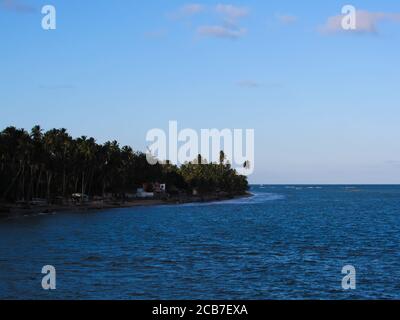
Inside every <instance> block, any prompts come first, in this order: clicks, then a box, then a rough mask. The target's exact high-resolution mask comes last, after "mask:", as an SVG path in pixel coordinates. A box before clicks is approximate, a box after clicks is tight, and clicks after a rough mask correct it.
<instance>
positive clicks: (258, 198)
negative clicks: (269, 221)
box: [180, 192, 285, 207]
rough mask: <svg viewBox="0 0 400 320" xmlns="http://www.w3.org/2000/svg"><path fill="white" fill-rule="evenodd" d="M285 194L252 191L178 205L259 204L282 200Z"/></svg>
mask: <svg viewBox="0 0 400 320" xmlns="http://www.w3.org/2000/svg"><path fill="white" fill-rule="evenodd" d="M284 198H285V196H283V195H281V194H276V193H258V192H257V193H253V194H252V196H250V197H244V198H237V199H231V200H224V201H213V202H206V203H186V204H183V205H180V206H183V207H202V206H215V205H244V204H246V205H249V204H260V203H265V202H268V201H275V200H282V199H284Z"/></svg>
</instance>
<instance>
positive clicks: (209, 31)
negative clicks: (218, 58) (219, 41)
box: [197, 25, 246, 39]
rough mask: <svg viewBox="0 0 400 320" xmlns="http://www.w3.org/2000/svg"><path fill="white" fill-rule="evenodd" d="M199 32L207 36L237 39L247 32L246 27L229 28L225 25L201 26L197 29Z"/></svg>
mask: <svg viewBox="0 0 400 320" xmlns="http://www.w3.org/2000/svg"><path fill="white" fill-rule="evenodd" d="M197 33H198V34H200V35H202V36H207V37H217V38H229V39H237V38H240V37H242V36H244V35H245V34H246V29H244V28H235V29H233V28H228V27H225V26H217V25H216V26H201V27H199V28H198V29H197Z"/></svg>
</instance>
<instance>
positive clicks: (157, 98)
mask: <svg viewBox="0 0 400 320" xmlns="http://www.w3.org/2000/svg"><path fill="white" fill-rule="evenodd" d="M328 2H329V3H328ZM46 4H52V5H54V6H55V7H56V9H57V30H53V31H44V30H42V28H41V19H42V15H41V13H40V9H41V7H42V6H44V5H46ZM346 4H352V5H354V6H355V7H356V8H357V9H358V10H361V12H362V13H363V14H362V15H361V18H360V22H361V23H362V24H360V25H361V26H362V30H360V31H361V32H348V33H343V32H340V31H339V30H336V29H335V25H333V26H332V21H334V17H335V16H338V15H340V14H341V8H342V7H343V5H346ZM399 14H400V2H399V1H395V0H392V1H389V0H386V1H377V0H375V1H370V0H363V1H336V0H330V1H317V0H315V1H311V0H309V1H301V2H300V1H293V0H279V1H278V0H277V1H263V0H252V1H234V2H233V1H227V2H222V1H194V2H185V1H176V0H169V1H154V0H149V1H128V0H120V1H106V0H98V1H77V0H69V1H59V0H51V1H46V2H43V1H37V0H36V1H33V0H32V1H28V0H0V38H1V50H0V83H1V86H0V127H1V128H4V127H6V126H9V125H14V126H17V127H24V128H31V127H32V126H33V125H35V124H41V125H42V126H43V127H44V128H45V129H49V128H53V127H65V128H68V129H69V131H70V133H71V134H72V135H73V136H80V135H90V136H94V137H95V138H96V139H97V140H98V141H99V142H104V141H106V140H109V139H117V140H119V141H120V142H121V143H122V144H128V145H131V146H133V147H134V148H135V149H138V150H145V147H146V141H145V137H146V133H147V131H148V130H150V129H152V128H163V129H167V128H168V121H170V120H177V121H178V123H179V127H180V129H184V128H193V129H196V130H199V129H201V128H218V129H224V128H232V129H234V128H242V129H247V128H251V129H253V128H254V129H255V135H256V143H255V151H256V162H255V173H254V174H253V175H252V176H251V177H250V181H251V182H253V183H293V184H294V183H310V184H314V183H400V147H399V140H400V139H399V137H400V134H399V119H400V108H399V107H400V105H399V103H400V90H399V75H400V62H399V56H400V37H399V36H400V18H399V17H400V16H399ZM361 20H362V21H361Z"/></svg>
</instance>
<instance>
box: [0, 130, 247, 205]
mask: <svg viewBox="0 0 400 320" xmlns="http://www.w3.org/2000/svg"><path fill="white" fill-rule="evenodd" d="M199 160H201V156H199V159H196V161H194V162H193V163H187V164H184V165H182V166H181V167H180V168H179V167H177V166H175V165H171V164H169V163H167V164H164V165H162V164H156V165H150V164H149V163H148V162H147V159H146V155H145V154H144V153H141V152H135V151H133V150H132V148H130V147H127V146H124V147H122V148H121V147H120V146H119V144H118V142H116V141H113V142H106V143H104V144H102V145H100V144H97V143H96V141H95V139H93V138H87V137H84V136H83V137H80V138H77V139H73V138H72V137H71V136H70V135H69V134H68V133H67V130H66V129H52V130H49V131H47V132H43V130H42V129H41V128H40V127H39V126H35V127H34V128H33V129H32V130H31V132H30V133H29V132H27V131H25V130H24V129H17V128H15V127H8V128H6V129H5V130H3V131H2V132H1V133H0V200H1V201H6V202H16V201H31V200H32V199H35V198H36V199H40V198H41V199H47V201H48V202H51V203H54V202H56V201H62V200H63V199H70V198H71V196H72V194H74V193H80V194H86V195H88V196H89V197H93V196H99V197H102V196H104V195H105V194H112V195H113V197H115V198H124V197H125V194H132V193H134V192H135V190H136V189H137V188H138V187H141V186H142V185H143V183H148V182H162V183H166V184H167V191H168V193H170V194H178V193H187V194H192V192H193V190H196V191H197V192H198V193H199V194H209V193H216V192H224V193H226V194H228V195H238V194H243V193H244V192H245V191H246V190H247V189H248V183H247V179H246V177H244V176H240V175H238V174H237V172H236V171H235V170H233V169H232V168H231V166H230V165H229V164H227V163H226V161H225V156H224V153H223V152H221V156H220V163H211V164H201V165H197V164H195V163H199ZM200 163H201V162H200Z"/></svg>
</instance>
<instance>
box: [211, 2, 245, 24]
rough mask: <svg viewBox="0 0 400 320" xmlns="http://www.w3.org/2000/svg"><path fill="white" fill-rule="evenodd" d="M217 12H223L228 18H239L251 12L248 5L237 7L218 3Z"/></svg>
mask: <svg viewBox="0 0 400 320" xmlns="http://www.w3.org/2000/svg"><path fill="white" fill-rule="evenodd" d="M215 11H216V12H217V13H220V14H222V15H223V16H224V17H225V18H226V19H228V20H232V21H234V20H237V19H239V18H243V17H245V16H247V15H248V14H249V9H248V8H246V7H237V6H234V5H231V4H218V5H217V6H216V7H215Z"/></svg>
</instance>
